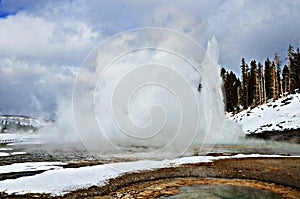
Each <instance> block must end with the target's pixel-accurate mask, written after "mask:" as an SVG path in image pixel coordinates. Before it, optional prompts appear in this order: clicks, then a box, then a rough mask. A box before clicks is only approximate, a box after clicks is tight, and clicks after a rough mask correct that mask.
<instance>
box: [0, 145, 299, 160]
mask: <svg viewBox="0 0 300 199" xmlns="http://www.w3.org/2000/svg"><path fill="white" fill-rule="evenodd" d="M47 147H48V146H45V145H43V144H30V145H24V144H21V145H18V144H15V145H0V157H1V158H0V165H6V164H12V163H17V162H36V161H38V162H40V161H59V162H71V161H88V160H95V159H98V160H100V161H103V163H109V162H119V161H130V160H140V159H155V160H160V159H166V158H172V157H174V156H175V155H174V154H180V152H181V151H183V150H182V149H180V148H177V149H175V148H174V150H172V151H159V152H157V153H152V154H149V152H151V151H155V150H157V149H159V147H149V146H123V147H121V150H120V148H119V149H117V150H116V149H108V150H106V151H101V152H98V153H97V154H98V157H97V158H96V157H95V156H94V155H93V154H95V153H93V152H92V153H90V152H89V151H87V150H86V149H84V148H83V147H82V148H80V149H79V148H78V147H73V148H72V147H68V148H65V149H64V148H62V147H60V148H62V149H57V148H55V147H54V148H52V149H47ZM58 148H59V147H58ZM236 153H243V154H279V155H300V145H298V144H289V143H281V142H267V141H249V140H248V141H245V142H241V143H239V144H216V145H214V146H212V145H204V146H202V148H199V147H190V148H189V149H188V150H186V151H185V152H184V153H182V154H181V156H194V155H207V154H208V155H227V154H228V155H231V154H236Z"/></svg>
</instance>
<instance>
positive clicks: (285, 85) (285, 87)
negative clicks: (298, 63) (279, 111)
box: [282, 65, 290, 96]
mask: <svg viewBox="0 0 300 199" xmlns="http://www.w3.org/2000/svg"><path fill="white" fill-rule="evenodd" d="M289 74H290V72H289V68H288V66H287V65H284V67H283V69H282V92H283V96H286V94H287V93H289V92H290V90H289V82H290V79H289V77H290V75H289Z"/></svg>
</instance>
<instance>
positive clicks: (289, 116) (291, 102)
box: [230, 93, 300, 133]
mask: <svg viewBox="0 0 300 199" xmlns="http://www.w3.org/2000/svg"><path fill="white" fill-rule="evenodd" d="M230 119H232V120H234V121H236V122H237V123H238V124H239V125H241V126H242V128H243V131H244V132H245V133H260V132H263V131H283V130H289V129H299V128H300V93H297V94H290V95H288V96H287V97H285V98H280V99H278V100H276V101H275V102H269V103H267V104H263V105H261V106H258V107H255V108H253V109H250V108H248V109H247V110H244V111H242V112H240V113H238V114H236V115H234V116H232V117H230Z"/></svg>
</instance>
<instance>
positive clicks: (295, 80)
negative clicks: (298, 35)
mask: <svg viewBox="0 0 300 199" xmlns="http://www.w3.org/2000/svg"><path fill="white" fill-rule="evenodd" d="M285 60H286V63H287V64H285V65H283V62H282V60H281V59H280V57H279V55H278V54H277V53H275V55H274V58H273V59H272V60H271V59H269V58H267V59H266V60H265V61H264V63H260V62H258V63H257V61H256V60H252V61H250V63H249V64H247V63H246V60H245V58H242V62H241V66H240V68H241V79H240V78H239V77H237V76H236V74H234V73H233V72H232V71H226V70H225V68H222V69H221V77H222V79H223V81H224V88H225V93H226V111H228V112H239V111H241V110H245V109H247V108H248V107H255V106H257V105H260V104H264V103H266V102H267V101H269V100H276V99H278V98H280V97H284V96H286V95H287V94H289V93H294V92H296V91H297V90H299V89H300V52H299V48H297V50H295V49H294V48H293V47H292V46H291V45H289V47H288V53H287V58H286V59H285Z"/></svg>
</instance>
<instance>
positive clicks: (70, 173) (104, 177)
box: [0, 154, 300, 195]
mask: <svg viewBox="0 0 300 199" xmlns="http://www.w3.org/2000/svg"><path fill="white" fill-rule="evenodd" d="M248 157H300V156H279V155H258V154H251V155H243V154H238V155H235V156H219V157H213V156H193V157H184V158H177V159H173V160H162V161H154V160H141V161H135V162H119V163H110V164H104V165H96V166H89V167H80V168H63V167H61V166H59V165H63V163H59V162H54V163H51V162H50V163H39V162H36V163H22V164H13V165H8V166H0V173H1V172H2V173H3V172H5V173H7V172H8V171H9V172H20V171H28V170H44V169H49V170H48V171H45V172H43V173H41V174H37V175H34V176H26V177H20V178H16V179H8V180H3V181H0V191H1V192H2V191H3V192H6V193H8V194H12V193H16V194H25V193H50V194H51V195H64V194H66V193H68V192H70V191H74V190H77V189H80V188H88V187H91V186H93V185H98V186H101V185H104V184H105V183H107V182H108V180H109V179H112V178H116V177H118V176H121V175H124V174H126V173H131V172H138V171H147V170H153V169H158V168H168V167H169V168H170V167H176V166H179V165H181V164H187V163H199V162H211V161H214V160H218V159H225V158H248Z"/></svg>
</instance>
